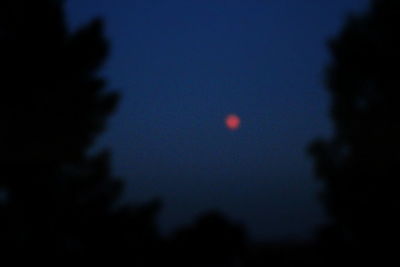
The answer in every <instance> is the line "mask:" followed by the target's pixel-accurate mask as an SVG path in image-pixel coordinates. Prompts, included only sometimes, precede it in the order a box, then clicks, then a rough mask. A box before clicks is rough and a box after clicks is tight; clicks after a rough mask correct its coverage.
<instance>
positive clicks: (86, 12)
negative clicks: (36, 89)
mask: <svg viewBox="0 0 400 267" xmlns="http://www.w3.org/2000/svg"><path fill="white" fill-rule="evenodd" d="M368 2H369V1H368V0H334V1H332V0H112V1H111V0H69V1H67V16H68V21H69V24H70V25H71V28H72V29H76V28H77V27H79V26H82V25H83V24H85V23H87V22H89V21H90V20H91V19H93V18H94V17H95V16H102V17H103V18H104V20H105V26H106V29H105V30H106V37H107V38H108V39H109V40H110V43H111V47H110V48H111V51H110V56H109V58H108V60H107V62H106V64H105V65H104V68H103V70H102V71H101V74H102V75H104V76H105V77H106V78H107V79H108V81H109V88H110V89H115V90H117V91H119V92H120V93H121V96H122V98H121V102H120V104H119V108H118V110H117V112H116V113H115V114H113V116H112V117H110V120H109V123H108V126H109V127H108V129H107V131H106V132H105V133H104V134H103V135H102V136H101V137H100V138H99V139H98V140H97V141H98V145H97V147H109V148H110V149H111V151H112V164H113V166H112V167H113V173H114V174H115V175H116V176H118V177H122V178H124V180H126V187H125V192H124V199H126V200H130V201H134V202H145V201H148V200H151V199H152V198H154V197H160V198H161V199H162V200H163V202H164V207H163V210H162V212H161V214H160V216H159V222H160V228H161V230H162V231H163V233H168V232H169V231H171V230H172V229H175V228H176V227H177V226H179V225H182V224H187V223H190V222H192V221H193V219H194V217H195V216H197V215H199V214H201V213H203V212H205V211H207V210H210V209H218V210H220V211H222V212H224V213H225V214H226V215H228V216H229V218H231V219H233V220H235V221H237V222H242V223H244V224H245V225H246V226H247V229H248V231H249V234H250V235H251V237H252V238H254V239H258V240H261V239H269V240H274V239H306V238H311V237H312V235H313V234H314V231H315V227H316V226H317V225H319V224H321V223H323V222H325V221H326V216H325V214H324V211H323V208H322V205H321V203H320V201H319V199H318V192H319V191H320V190H321V188H320V185H319V183H318V181H317V179H316V178H315V175H314V173H313V164H312V163H313V162H312V159H311V158H310V157H308V156H307V154H306V148H307V145H308V144H309V143H310V142H311V141H312V140H313V139H314V138H316V137H329V136H330V134H331V131H332V129H331V127H332V124H331V122H330V119H329V116H328V111H329V95H328V94H327V92H326V90H325V88H324V83H323V80H324V70H325V67H326V65H327V64H328V63H329V59H330V57H329V53H328V50H327V47H326V42H327V40H328V39H329V38H331V37H334V36H335V35H336V34H337V33H338V32H339V31H340V29H341V27H342V26H343V23H344V21H345V19H346V17H347V15H348V14H349V12H359V11H362V10H365V9H366V7H367V6H368ZM230 113H235V114H237V115H238V116H239V117H240V118H241V126H240V128H239V129H238V130H237V131H229V130H228V129H227V128H226V126H225V124H224V119H225V117H226V116H227V115H228V114H230Z"/></svg>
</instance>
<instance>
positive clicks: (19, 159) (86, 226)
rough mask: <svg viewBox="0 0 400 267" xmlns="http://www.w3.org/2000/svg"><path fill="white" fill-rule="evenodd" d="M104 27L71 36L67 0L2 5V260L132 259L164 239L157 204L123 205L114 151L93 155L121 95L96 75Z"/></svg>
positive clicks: (104, 43)
mask: <svg viewBox="0 0 400 267" xmlns="http://www.w3.org/2000/svg"><path fill="white" fill-rule="evenodd" d="M102 32H103V27H102V22H101V20H98V19H97V20H94V21H93V22H91V23H90V24H89V25H86V26H85V27H84V28H82V29H80V30H79V31H77V32H74V33H71V32H69V31H68V29H67V28H66V25H65V21H64V14H63V6H62V1H55V0H40V1H31V0H21V1H15V0H5V1H2V2H1V4H0V58H1V61H0V66H1V67H0V70H1V73H0V75H1V88H0V90H1V97H0V116H1V123H2V127H1V129H2V130H1V131H0V147H1V148H2V153H1V158H0V162H1V169H0V171H1V172H0V190H1V195H2V197H1V198H0V200H1V202H0V254H1V257H2V258H4V257H6V256H9V257H13V255H14V256H15V255H18V257H22V258H23V257H25V256H31V257H34V258H49V257H52V256H69V257H78V256H79V257H83V256H85V257H91V256H94V255H95V256H96V259H101V258H108V257H112V256H116V255H118V256H126V255H127V253H129V257H130V258H131V262H132V263H134V262H136V261H137V262H138V261H145V260H144V259H143V257H144V254H143V253H142V251H149V250H150V247H152V246H155V243H156V241H157V240H158V237H157V232H156V227H155V225H154V216H155V214H156V211H157V210H158V204H157V203H154V204H149V205H147V206H143V207H132V206H127V207H120V206H117V205H116V203H115V201H116V200H117V197H118V196H119V193H120V192H121V189H122V184H121V182H120V181H119V180H117V179H115V178H113V177H112V176H111V174H110V170H109V154H108V153H107V152H104V153H100V154H98V155H90V153H89V151H88V150H89V148H90V147H91V145H92V144H93V141H94V140H95V137H96V136H97V135H98V134H99V133H101V131H102V130H103V129H104V128H105V120H106V118H107V116H109V115H110V114H111V112H112V111H113V110H114V109H115V106H116V104H117V100H118V95H117V94H116V93H108V92H104V87H105V81H104V80H103V79H102V78H101V77H99V76H98V75H97V71H98V70H99V68H100V67H101V65H102V63H103V61H104V59H105V57H106V55H107V51H108V44H107V41H106V40H105V39H104V37H103V33H102Z"/></svg>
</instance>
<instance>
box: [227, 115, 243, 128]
mask: <svg viewBox="0 0 400 267" xmlns="http://www.w3.org/2000/svg"><path fill="white" fill-rule="evenodd" d="M225 125H226V127H227V128H228V129H229V130H231V131H235V130H237V129H239V126H240V118H239V116H237V115H235V114H229V115H228V116H226V118H225Z"/></svg>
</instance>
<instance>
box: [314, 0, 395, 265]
mask: <svg viewBox="0 0 400 267" xmlns="http://www.w3.org/2000/svg"><path fill="white" fill-rule="evenodd" d="M399 29H400V1H397V0H375V1H373V2H372V6H371V9H370V10H369V12H367V13H366V14H364V15H362V16H352V17H350V18H349V20H348V21H347V23H346V25H345V27H344V29H343V31H342V32H341V33H340V35H339V36H338V37H337V38H336V39H334V40H333V41H331V42H330V50H331V53H332V56H333V61H332V63H331V64H330V66H329V69H328V75H327V76H328V79H327V85H328V88H329V92H330V94H331V97H332V109H331V111H332V112H331V114H332V119H333V121H334V126H335V133H334V136H333V138H332V139H331V140H329V141H324V140H319V141H316V142H314V143H313V144H312V146H311V147H310V151H311V153H312V155H313V156H314V158H315V161H316V171H317V174H318V176H319V177H321V179H322V180H323V182H324V184H325V191H324V193H325V194H324V200H325V203H326V206H327V208H328V210H329V212H330V214H331V215H332V218H333V221H334V222H333V225H332V226H329V227H328V228H326V230H325V231H324V233H323V235H322V236H323V237H324V238H323V239H324V240H325V241H326V244H325V245H327V246H328V247H329V249H330V250H332V251H333V250H335V251H336V252H337V251H341V254H342V255H346V254H347V256H349V255H350V256H353V257H354V258H355V259H357V258H358V256H359V258H363V259H367V260H372V259H374V258H375V259H377V258H381V259H387V258H388V257H389V256H391V253H392V251H393V248H394V247H392V246H391V245H390V244H391V242H392V241H396V240H398V239H397V237H396V233H397V232H398V231H397V228H398V225H399V219H398V215H397V213H398V211H399V203H400V202H399V194H398V188H397V186H396V184H397V183H398V179H399V178H400V169H399V167H400V157H399V151H400V117H399V113H400V112H399V97H400V73H399V67H398V63H399V61H400V38H399V33H400V32H399ZM344 248H345V249H344ZM357 254H358V255H357Z"/></svg>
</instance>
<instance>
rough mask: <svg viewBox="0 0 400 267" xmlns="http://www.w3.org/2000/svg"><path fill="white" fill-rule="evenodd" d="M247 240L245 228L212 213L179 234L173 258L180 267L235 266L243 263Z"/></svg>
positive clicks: (173, 241)
mask: <svg viewBox="0 0 400 267" xmlns="http://www.w3.org/2000/svg"><path fill="white" fill-rule="evenodd" d="M246 241H247V240H246V235H245V231H244V228H243V226H242V225H240V224H235V223H232V222H230V221H229V220H228V219H227V218H226V217H224V216H223V215H222V214H221V213H219V212H208V213H206V214H203V215H202V216H200V217H199V218H198V219H197V221H196V222H195V223H194V224H193V225H190V226H188V227H185V228H182V229H180V230H178V231H177V232H176V233H175V235H174V236H173V238H172V240H171V248H172V250H171V253H170V256H171V258H172V262H173V265H179V266H234V265H236V264H240V263H242V262H243V259H244V256H245V252H246V245H247V243H246Z"/></svg>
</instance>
